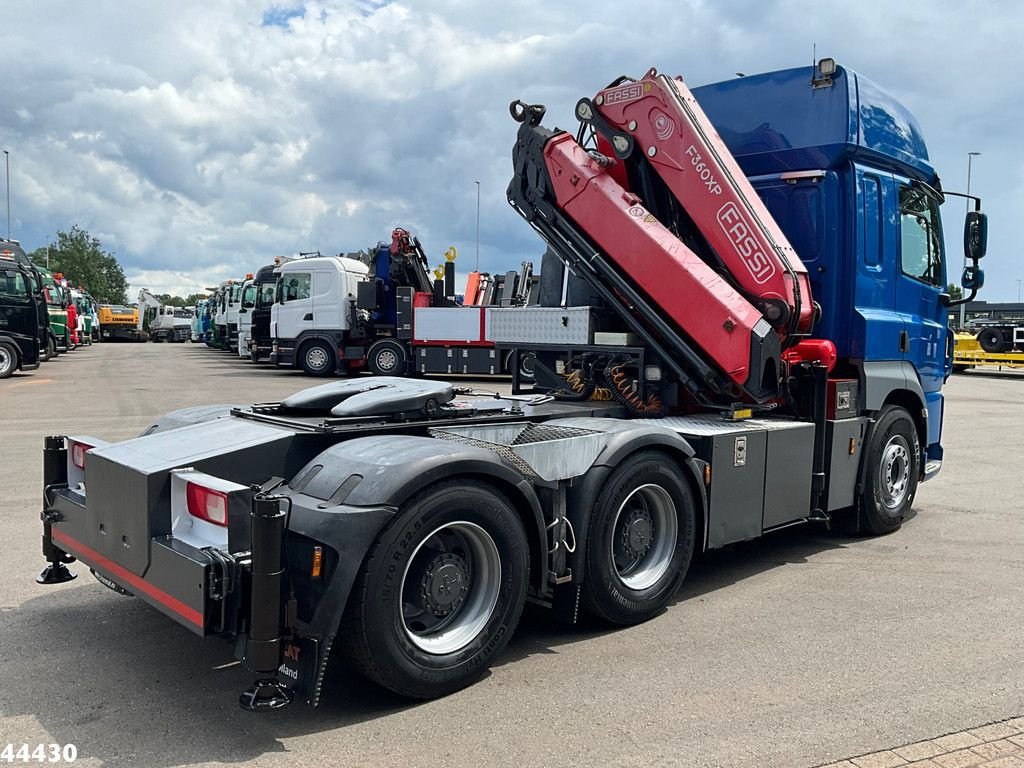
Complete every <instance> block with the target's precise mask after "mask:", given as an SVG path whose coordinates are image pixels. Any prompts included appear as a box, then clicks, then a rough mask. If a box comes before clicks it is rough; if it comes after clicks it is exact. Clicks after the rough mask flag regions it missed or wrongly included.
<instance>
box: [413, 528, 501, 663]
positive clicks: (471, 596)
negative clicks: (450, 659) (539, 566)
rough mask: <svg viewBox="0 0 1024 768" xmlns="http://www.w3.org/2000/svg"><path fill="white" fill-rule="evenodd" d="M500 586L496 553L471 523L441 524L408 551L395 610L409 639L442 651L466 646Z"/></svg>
mask: <svg viewBox="0 0 1024 768" xmlns="http://www.w3.org/2000/svg"><path fill="white" fill-rule="evenodd" d="M500 591H501V558H500V556H499V555H498V546H497V545H496V544H495V543H494V539H492V538H491V535H490V534H489V533H488V532H487V531H485V530H484V529H483V528H482V527H480V526H479V525H477V524H476V523H470V522H467V521H458V522H453V523H446V524H444V525H442V526H440V527H439V528H437V529H435V530H434V531H433V532H431V533H430V535H429V536H427V537H426V538H425V539H424V540H423V541H422V542H420V544H419V545H418V546H417V547H416V549H415V550H414V551H413V553H412V557H410V558H409V562H408V563H407V564H406V567H405V573H404V575H403V577H402V590H401V594H400V596H399V601H400V603H399V610H400V611H401V615H402V626H403V629H404V630H405V636H406V637H407V638H408V639H409V641H410V642H411V643H412V644H413V645H415V646H416V647H417V648H419V649H420V650H421V651H425V652H426V653H431V654H436V655H441V654H448V653H454V652H456V651H458V650H461V649H462V648H465V647H466V646H467V645H469V644H470V643H471V642H473V640H475V639H476V638H477V637H478V636H479V635H480V633H481V632H482V631H483V630H484V627H486V626H487V623H488V621H490V618H491V616H492V615H493V613H494V610H495V607H496V606H497V604H498V595H499V593H500Z"/></svg>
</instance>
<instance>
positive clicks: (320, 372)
mask: <svg viewBox="0 0 1024 768" xmlns="http://www.w3.org/2000/svg"><path fill="white" fill-rule="evenodd" d="M299 365H301V366H302V370H304V371H305V372H306V373H308V374H309V375H310V376H330V375H331V374H332V373H333V372H334V351H333V350H332V349H331V347H330V345H329V344H328V343H327V342H326V341H323V340H322V339H314V340H313V341H308V342H306V343H305V344H303V345H302V349H301V350H300V351H299Z"/></svg>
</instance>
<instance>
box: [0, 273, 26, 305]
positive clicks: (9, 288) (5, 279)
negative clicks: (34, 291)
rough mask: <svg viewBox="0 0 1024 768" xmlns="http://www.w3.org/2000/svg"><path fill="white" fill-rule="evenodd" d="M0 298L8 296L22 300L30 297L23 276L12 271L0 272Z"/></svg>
mask: <svg viewBox="0 0 1024 768" xmlns="http://www.w3.org/2000/svg"><path fill="white" fill-rule="evenodd" d="M0 296H9V297H14V298H19V299H24V298H25V297H27V296H31V294H30V293H29V290H28V284H27V283H26V282H25V276H24V275H23V274H21V272H18V271H17V270H13V269H5V270H4V271H3V272H0Z"/></svg>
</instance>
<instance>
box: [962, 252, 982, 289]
mask: <svg viewBox="0 0 1024 768" xmlns="http://www.w3.org/2000/svg"><path fill="white" fill-rule="evenodd" d="M982 254H984V249H983V250H982ZM960 285H962V286H963V287H964V288H965V289H966V290H968V291H980V290H981V288H982V286H983V285H985V270H983V269H982V268H981V267H964V274H963V276H962V277H961V278H960Z"/></svg>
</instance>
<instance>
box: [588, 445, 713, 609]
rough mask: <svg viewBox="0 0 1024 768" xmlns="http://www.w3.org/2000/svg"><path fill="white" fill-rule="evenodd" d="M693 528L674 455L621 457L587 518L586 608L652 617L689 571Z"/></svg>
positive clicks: (688, 492) (689, 499) (692, 507)
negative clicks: (588, 519)
mask: <svg viewBox="0 0 1024 768" xmlns="http://www.w3.org/2000/svg"><path fill="white" fill-rule="evenodd" d="M696 527H697V518H696V503H695V501H694V496H693V490H692V489H691V488H690V486H689V484H688V483H687V482H686V479H685V477H684V476H683V474H682V471H681V470H680V468H679V467H678V465H677V463H676V461H675V460H674V459H673V458H672V457H670V456H668V455H667V454H664V453H659V452H656V451H643V452H641V453H637V454H635V455H634V456H631V457H630V458H628V459H626V461H624V462H623V463H622V464H620V465H619V466H618V468H616V470H615V471H614V472H612V474H611V475H610V476H609V478H608V481H607V482H606V483H605V485H604V488H603V489H602V491H601V492H600V494H598V502H597V507H596V508H595V510H594V513H593V517H592V518H591V520H590V527H589V533H588V535H587V552H586V557H585V562H584V567H585V577H584V581H583V602H584V606H585V607H586V608H587V610H588V611H589V612H590V613H591V614H593V615H594V616H596V617H598V618H600V619H603V620H605V621H609V622H611V623H613V624H637V623H639V622H641V621H646V620H647V619H649V618H651V617H652V616H654V615H656V614H657V613H658V612H660V611H661V610H662V609H664V607H665V606H666V605H667V604H668V601H669V600H671V599H672V597H673V595H675V593H676V591H677V590H678V588H679V585H680V584H681V583H682V581H683V578H684V577H685V576H686V572H687V570H688V569H689V567H690V558H691V557H692V556H693V548H694V541H695V538H696V536H695V534H696Z"/></svg>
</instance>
